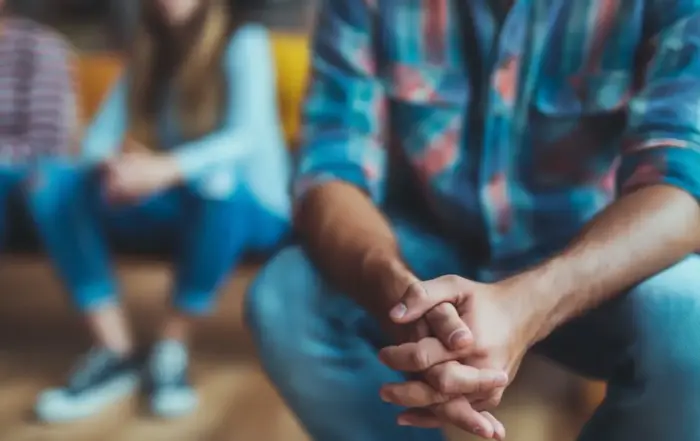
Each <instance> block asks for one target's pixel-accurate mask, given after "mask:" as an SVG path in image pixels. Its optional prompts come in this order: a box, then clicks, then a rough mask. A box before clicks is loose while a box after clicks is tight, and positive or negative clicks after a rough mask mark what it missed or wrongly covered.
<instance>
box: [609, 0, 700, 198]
mask: <svg viewBox="0 0 700 441" xmlns="http://www.w3.org/2000/svg"><path fill="white" fill-rule="evenodd" d="M647 8H650V10H649V11H648V13H649V17H650V19H649V22H650V23H652V25H651V26H650V27H651V28H652V29H653V30H654V31H655V32H653V34H654V37H653V41H652V46H653V56H652V57H651V58H650V61H649V63H648V64H647V66H646V72H644V82H643V86H642V88H641V90H640V92H639V93H638V94H637V95H636V96H635V97H634V98H633V99H632V100H631V101H630V106H629V110H630V112H629V125H628V132H627V134H626V137H625V140H624V142H623V146H624V147H623V151H622V158H621V159H622V161H621V164H620V169H619V170H618V176H617V181H618V182H617V184H618V190H619V192H620V193H621V194H625V193H629V192H632V191H634V190H637V189H639V188H641V187H645V186H650V185H658V184H664V185H671V186H675V187H678V188H680V189H682V190H685V191H687V192H688V193H690V194H691V195H693V196H694V197H695V198H696V199H697V200H698V201H700V0H679V1H673V2H669V1H667V0H656V1H649V2H647Z"/></svg>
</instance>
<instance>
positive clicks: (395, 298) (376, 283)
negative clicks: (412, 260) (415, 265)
mask: <svg viewBox="0 0 700 441" xmlns="http://www.w3.org/2000/svg"><path fill="white" fill-rule="evenodd" d="M361 274H362V282H363V285H364V287H365V289H368V290H370V291H371V292H372V295H371V296H370V297H371V299H372V300H373V301H372V304H371V305H368V307H369V308H370V312H371V313H372V314H374V315H375V316H376V317H377V318H379V319H382V318H385V317H384V316H386V317H388V312H389V310H390V309H391V307H393V306H394V305H395V304H396V303H398V302H399V301H400V300H401V298H402V297H403V295H404V293H405V292H406V290H407V289H408V287H409V286H410V285H411V284H412V283H416V282H419V281H420V280H419V279H418V278H417V277H416V276H415V275H414V274H413V273H412V272H411V270H410V269H409V268H408V266H407V265H406V264H405V263H404V262H403V260H402V259H401V256H400V255H399V253H398V251H393V250H386V249H381V250H380V249H376V250H370V251H369V252H367V253H366V254H365V255H364V257H363V259H362V268H361Z"/></svg>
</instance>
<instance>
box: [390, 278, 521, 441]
mask: <svg viewBox="0 0 700 441" xmlns="http://www.w3.org/2000/svg"><path fill="white" fill-rule="evenodd" d="M512 291H513V289H512V288H510V287H506V286H505V285H498V284H490V285H489V284H481V283H476V282H472V281H470V280H467V279H464V278H461V277H458V276H444V277H440V278H437V279H434V280H430V281H427V282H416V283H413V284H412V285H411V286H410V287H409V289H408V290H407V291H406V293H405V295H404V296H403V298H402V299H401V301H400V303H398V304H397V305H395V306H394V307H393V308H392V309H391V312H390V318H391V321H392V322H393V325H399V327H406V328H407V329H410V330H411V331H412V333H413V335H414V337H413V341H409V342H407V343H402V344H398V345H395V346H389V347H386V348H384V349H382V350H381V351H380V353H379V358H380V360H381V361H382V362H383V363H384V364H386V365H387V366H389V367H391V368H392V369H394V370H397V371H402V372H405V373H409V374H410V375H412V376H411V377H410V379H409V380H407V381H406V382H403V383H397V384H386V385H384V386H383V387H382V389H381V391H380V395H381V397H382V399H383V400H385V401H387V402H390V403H393V404H396V405H399V406H403V407H406V408H408V409H407V410H406V411H405V412H403V413H402V414H401V415H400V416H399V419H398V423H399V424H402V425H410V426H417V427H424V428H434V427H440V426H442V425H443V424H447V423H450V424H453V425H455V426H457V427H459V428H461V429H463V430H466V431H468V432H470V433H473V434H475V435H477V436H480V437H482V438H484V439H494V440H498V441H502V440H504V439H505V435H506V431H505V427H504V426H503V424H502V423H501V422H499V421H498V420H497V419H496V418H495V417H494V416H493V415H492V414H491V413H489V412H488V411H489V410H490V409H493V408H494V407H496V406H498V404H500V401H501V397H502V396H503V392H504V390H505V388H506V386H508V385H509V384H510V381H511V380H512V378H513V376H514V375H515V373H516V371H517V369H518V368H519V366H520V362H521V360H522V358H523V356H524V354H525V352H526V351H527V348H528V347H529V344H528V342H529V339H528V338H527V336H528V335H529V333H528V330H527V327H526V326H525V324H526V322H525V321H524V318H525V316H524V315H523V314H521V311H517V309H518V307H517V302H513V301H512V300H513V299H512V297H511V294H510V293H511V292H512ZM426 326H427V328H428V329H429V332H425V328H426ZM420 329H423V331H422V332H421V331H420ZM416 336H417V337H416Z"/></svg>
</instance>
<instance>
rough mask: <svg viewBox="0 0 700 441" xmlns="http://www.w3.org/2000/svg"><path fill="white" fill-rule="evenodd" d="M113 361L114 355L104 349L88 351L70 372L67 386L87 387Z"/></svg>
mask: <svg viewBox="0 0 700 441" xmlns="http://www.w3.org/2000/svg"><path fill="white" fill-rule="evenodd" d="M113 360H114V355H113V354H112V353H111V352H109V351H107V350H105V349H102V348H93V349H90V351H88V353H87V354H85V355H84V356H83V357H82V358H81V359H80V361H78V363H77V364H76V366H75V368H74V369H73V371H72V372H71V375H70V380H69V386H70V387H71V388H81V387H85V386H87V385H89V384H90V383H92V382H93V381H94V380H95V378H96V377H97V376H98V375H99V374H100V373H102V372H103V371H104V369H105V368H106V367H107V366H109V364H110V363H111V362H112V361H113Z"/></svg>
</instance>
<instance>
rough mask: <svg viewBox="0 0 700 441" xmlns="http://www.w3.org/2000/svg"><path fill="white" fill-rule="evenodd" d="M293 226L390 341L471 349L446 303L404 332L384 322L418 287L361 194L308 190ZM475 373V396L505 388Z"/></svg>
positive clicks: (493, 376)
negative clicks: (428, 340)
mask: <svg viewBox="0 0 700 441" xmlns="http://www.w3.org/2000/svg"><path fill="white" fill-rule="evenodd" d="M296 225H297V228H298V230H299V233H300V234H301V236H302V238H303V243H304V245H305V248H306V250H307V252H308V254H309V256H311V258H312V259H313V260H314V262H315V263H316V265H317V266H318V267H319V268H320V269H321V271H322V272H323V273H324V274H325V275H326V277H327V278H328V280H329V281H330V282H331V283H332V284H334V285H336V286H337V287H338V288H339V289H341V290H342V291H343V292H346V293H348V294H349V295H350V296H351V297H353V298H354V299H355V300H356V301H357V302H358V303H359V304H360V305H362V306H364V307H365V308H366V309H367V310H368V311H370V312H371V313H372V314H374V315H375V317H377V319H378V320H379V321H380V323H382V324H383V325H384V327H385V329H386V330H387V332H388V333H389V335H391V336H392V337H393V338H394V341H396V342H397V343H403V342H413V344H415V342H419V341H421V340H422V339H424V338H426V337H429V336H430V337H432V341H433V342H435V343H436V345H438V346H439V347H440V348H441V349H442V350H443V351H448V348H450V349H452V350H454V353H455V354H463V355H466V354H467V352H463V351H465V350H468V349H469V348H470V347H471V345H472V342H473V336H472V333H471V331H470V330H469V328H468V327H467V326H466V325H465V323H464V322H463V321H462V320H461V318H460V317H459V314H458V312H457V309H456V308H455V307H454V306H452V305H451V304H450V303H449V302H446V303H443V304H442V305H440V306H438V307H436V308H431V310H430V311H427V312H426V314H425V315H424V316H423V317H421V318H420V319H417V320H415V321H413V322H412V323H411V325H410V326H406V324H407V323H408V322H404V323H402V324H401V326H397V325H396V323H392V321H391V320H389V315H388V311H389V308H390V306H392V305H393V304H395V303H396V302H398V301H399V300H400V299H401V298H402V297H403V296H404V295H405V293H406V292H407V290H409V289H412V288H415V287H418V286H420V280H419V279H418V278H417V277H416V276H415V275H413V274H412V273H411V271H410V269H409V268H407V267H406V265H405V264H404V263H403V261H402V259H401V256H400V253H399V250H398V246H397V243H396V239H395V237H394V235H393V233H392V231H391V228H390V226H389V223H388V222H387V220H386V219H385V218H384V216H383V215H382V214H381V213H380V211H379V210H378V209H377V208H376V207H375V206H374V205H373V203H372V202H371V200H370V199H369V197H367V195H365V194H364V193H363V192H362V191H361V190H359V189H357V188H356V187H354V186H352V185H349V184H345V183H342V182H329V183H327V184H325V185H322V186H319V187H316V188H314V189H312V190H311V191H310V192H309V193H307V194H306V195H305V197H304V198H303V199H302V201H301V203H300V205H299V207H298V210H297V217H296ZM443 343H444V345H443ZM436 369H437V370H438V372H433V369H432V368H431V366H424V369H421V370H422V371H426V372H425V373H424V375H425V378H426V381H428V382H429V381H430V379H431V378H440V376H441V374H440V372H439V371H440V369H441V367H439V366H437V367H436ZM475 371H476V372H477V373H478V374H476V376H475V377H474V379H475V381H473V382H472V383H473V384H474V387H476V388H478V389H479V390H482V391H487V390H494V391H497V390H498V389H499V388H501V387H503V386H504V385H505V384H506V383H507V375H506V374H505V373H504V372H503V371H502V370H500V369H496V370H493V369H490V368H486V369H484V370H483V371H482V370H480V369H475ZM433 384H434V383H433ZM475 418H478V419H479V421H482V422H483V421H486V423H484V426H485V427H487V428H488V430H491V431H493V430H494V429H493V426H498V427H501V428H502V424H501V423H499V422H498V421H497V420H496V419H495V418H494V417H493V416H492V415H491V414H489V413H488V412H486V411H484V412H483V414H478V416H477V417H475Z"/></svg>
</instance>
